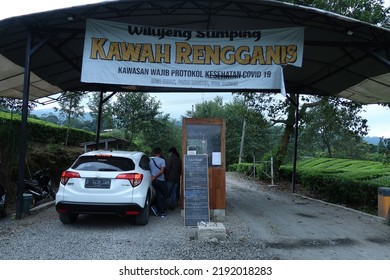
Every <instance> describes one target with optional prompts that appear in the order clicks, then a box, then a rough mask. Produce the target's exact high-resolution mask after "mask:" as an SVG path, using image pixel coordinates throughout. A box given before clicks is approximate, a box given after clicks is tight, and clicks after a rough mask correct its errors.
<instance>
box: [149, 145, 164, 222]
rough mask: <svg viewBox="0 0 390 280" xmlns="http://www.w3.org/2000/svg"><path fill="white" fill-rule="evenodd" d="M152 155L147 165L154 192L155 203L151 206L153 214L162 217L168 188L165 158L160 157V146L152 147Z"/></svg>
mask: <svg viewBox="0 0 390 280" xmlns="http://www.w3.org/2000/svg"><path fill="white" fill-rule="evenodd" d="M153 154H154V157H151V158H150V161H149V166H150V172H151V174H152V186H153V188H154V190H155V192H156V201H155V204H153V205H152V206H151V210H152V212H153V214H154V215H156V216H160V217H162V218H164V217H165V216H166V215H167V199H168V190H167V184H166V181H165V175H164V172H165V167H166V164H165V159H163V158H162V151H161V148H159V147H156V148H154V149H153Z"/></svg>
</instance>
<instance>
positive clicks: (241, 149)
mask: <svg viewBox="0 0 390 280" xmlns="http://www.w3.org/2000/svg"><path fill="white" fill-rule="evenodd" d="M245 129H246V118H245V117H244V121H243V122H242V133H241V144H240V156H239V158H238V163H241V162H242V154H243V153H244V139H245Z"/></svg>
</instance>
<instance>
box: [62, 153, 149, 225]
mask: <svg viewBox="0 0 390 280" xmlns="http://www.w3.org/2000/svg"><path fill="white" fill-rule="evenodd" d="M153 195H154V192H153V188H152V181H151V174H150V168H149V158H148V157H147V156H146V155H145V154H144V153H142V152H137V151H134V152H129V151H102V150H100V151H92V152H87V153H85V154H82V155H80V156H79V157H78V159H77V160H76V161H75V162H74V163H73V165H72V166H71V167H70V168H69V169H67V170H66V171H64V172H63V173H62V174H61V182H60V184H59V189H58V192H57V194H56V210H57V212H58V213H59V219H60V220H61V222H62V223H64V224H68V223H74V222H76V220H77V218H78V216H79V214H117V215H120V216H135V222H136V224H139V225H146V224H147V223H148V221H149V211H150V203H151V200H152V198H153Z"/></svg>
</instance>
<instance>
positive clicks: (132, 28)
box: [81, 19, 304, 92]
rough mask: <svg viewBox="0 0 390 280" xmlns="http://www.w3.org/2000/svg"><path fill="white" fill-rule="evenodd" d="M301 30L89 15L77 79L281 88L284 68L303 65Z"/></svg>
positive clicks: (194, 86) (222, 86) (130, 83)
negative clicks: (175, 25)
mask: <svg viewBox="0 0 390 280" xmlns="http://www.w3.org/2000/svg"><path fill="white" fill-rule="evenodd" d="M303 33H304V29H303V28H283V29H268V30H247V31H229V30H225V31H212V30H207V31H205V30H198V31H195V30H184V29H168V28H158V27H145V26H136V25H129V24H123V23H118V22H107V21H101V20H92V19H89V20H87V28H86V34H85V44H84V55H83V65H82V73H81V81H82V82H86V83H105V84H118V85H138V86H152V87H174V88H203V89H219V90H220V89H255V90H259V89H262V90H267V89H270V90H275V89H280V90H281V92H284V81H283V69H282V67H283V66H285V65H294V66H298V67H301V66H302V56H303Z"/></svg>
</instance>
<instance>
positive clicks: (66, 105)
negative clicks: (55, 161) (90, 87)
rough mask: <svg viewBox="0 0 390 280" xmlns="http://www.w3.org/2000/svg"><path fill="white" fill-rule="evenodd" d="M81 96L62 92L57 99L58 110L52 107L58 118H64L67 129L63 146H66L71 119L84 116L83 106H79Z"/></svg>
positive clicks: (78, 93)
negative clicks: (58, 115) (57, 113)
mask: <svg viewBox="0 0 390 280" xmlns="http://www.w3.org/2000/svg"><path fill="white" fill-rule="evenodd" d="M82 98H83V96H82V94H81V93H80V92H70V91H66V92H64V93H63V94H62V95H61V97H60V98H59V102H58V104H59V105H60V108H57V107H54V110H55V111H59V113H60V116H61V117H64V118H65V125H66V127H67V130H66V137H65V143H64V145H65V146H67V145H68V139H69V130H70V127H71V120H72V118H78V117H83V116H84V106H82V105H81V100H82Z"/></svg>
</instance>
